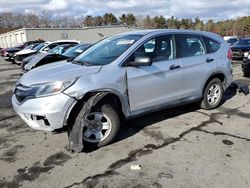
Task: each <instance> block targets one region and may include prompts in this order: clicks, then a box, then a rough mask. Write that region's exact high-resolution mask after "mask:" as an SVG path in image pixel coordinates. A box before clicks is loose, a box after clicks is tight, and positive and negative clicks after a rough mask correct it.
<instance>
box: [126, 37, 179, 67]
mask: <svg viewBox="0 0 250 188" xmlns="http://www.w3.org/2000/svg"><path fill="white" fill-rule="evenodd" d="M136 57H149V58H150V59H151V60H152V62H153V63H154V62H158V61H166V60H171V59H173V58H174V51H173V38H172V35H163V36H158V37H155V38H153V39H150V40H148V41H147V42H145V43H144V44H143V45H141V46H140V47H139V48H138V49H137V50H136V51H135V52H134V53H133V54H132V56H131V57H130V60H131V61H134V59H135V58H136Z"/></svg>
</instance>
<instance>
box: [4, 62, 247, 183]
mask: <svg viewBox="0 0 250 188" xmlns="http://www.w3.org/2000/svg"><path fill="white" fill-rule="evenodd" d="M19 74H20V67H18V66H17V65H13V64H11V63H9V62H5V61H3V60H2V59H0V187H1V188H4V187H15V188H16V187H32V188H33V187H43V188H44V187H74V188H76V187H106V188H107V187H111V188H113V187H157V188H160V187H178V188H179V187H185V188H187V187H190V188H191V187H192V188H196V187H219V188H222V187H227V188H228V187H246V188H248V187H250V185H249V184H250V149H249V148H250V142H249V141H250V121H249V119H250V113H249V111H250V104H249V103H250V97H249V96H244V95H243V94H242V93H236V92H235V91H233V90H228V91H227V92H226V94H225V96H224V99H225V102H224V103H223V105H222V106H221V107H219V108H218V109H216V110H212V111H205V110H201V109H198V108H197V107H196V106H194V105H185V106H182V107H178V108H174V109H168V110H163V111H160V112H157V113H151V114H148V115H145V116H143V117H141V118H137V119H135V120H132V121H129V122H126V123H124V128H123V130H122V132H121V133H120V135H119V138H118V140H117V141H116V142H115V143H113V144H111V145H109V146H106V147H103V148H100V149H98V150H94V151H83V152H82V153H80V154H70V153H69V152H68V151H67V150H66V149H65V146H66V145H67V144H68V140H67V135H66V134H65V133H62V134H56V135H52V134H51V133H47V132H42V131H35V130H32V129H30V128H28V127H26V126H25V123H24V122H23V121H22V120H21V119H20V118H19V117H18V116H17V115H16V114H15V113H14V111H13V110H12V107H11V102H10V98H11V95H12V88H13V85H14V84H15V82H16V80H17V79H18V77H19ZM234 79H235V80H238V81H240V82H244V83H246V84H247V85H250V79H249V78H245V77H243V76H242V72H241V69H240V64H239V63H236V64H234ZM131 167H137V168H136V169H131Z"/></svg>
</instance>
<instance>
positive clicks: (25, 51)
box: [16, 49, 36, 55]
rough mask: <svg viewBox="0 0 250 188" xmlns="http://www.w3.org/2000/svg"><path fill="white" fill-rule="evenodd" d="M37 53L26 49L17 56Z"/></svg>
mask: <svg viewBox="0 0 250 188" xmlns="http://www.w3.org/2000/svg"><path fill="white" fill-rule="evenodd" d="M34 52H36V51H35V50H31V49H24V50H21V51H19V52H17V53H16V55H26V54H31V53H34Z"/></svg>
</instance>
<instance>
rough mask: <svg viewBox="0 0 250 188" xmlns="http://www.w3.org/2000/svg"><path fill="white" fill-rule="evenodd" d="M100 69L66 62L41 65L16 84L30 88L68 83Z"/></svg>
mask: <svg viewBox="0 0 250 188" xmlns="http://www.w3.org/2000/svg"><path fill="white" fill-rule="evenodd" d="M101 68H102V66H86V65H79V64H73V63H70V62H67V61H59V62H57V63H51V64H48V65H43V66H41V67H38V68H35V69H33V70H31V71H29V72H27V73H25V74H24V75H23V76H21V78H20V79H19V80H18V83H20V84H22V85H25V86H31V85H34V84H40V83H48V82H55V81H69V80H72V79H75V78H77V77H80V76H84V75H89V74H93V73H97V72H99V71H100V70H101Z"/></svg>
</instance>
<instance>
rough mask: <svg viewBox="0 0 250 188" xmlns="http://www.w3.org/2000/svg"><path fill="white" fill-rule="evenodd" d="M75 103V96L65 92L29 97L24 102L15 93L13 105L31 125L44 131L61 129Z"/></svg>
mask: <svg viewBox="0 0 250 188" xmlns="http://www.w3.org/2000/svg"><path fill="white" fill-rule="evenodd" d="M75 103H76V100H75V99H74V98H71V97H69V96H67V95H65V94H63V93H60V94H57V95H52V96H47V97H40V98H34V99H29V100H26V101H25V102H23V103H19V102H18V101H17V99H16V97H15V95H13V96H12V106H13V108H14V110H15V111H16V113H17V114H18V115H19V116H20V117H21V118H22V119H23V120H24V121H25V123H26V124H27V125H28V126H29V127H31V128H33V129H37V130H43V131H54V130H56V129H61V128H62V127H63V126H64V125H65V124H66V122H67V119H68V115H69V113H70V110H71V109H72V107H73V106H74V104H75Z"/></svg>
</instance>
